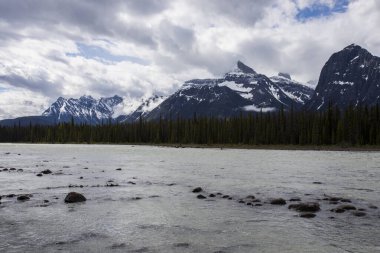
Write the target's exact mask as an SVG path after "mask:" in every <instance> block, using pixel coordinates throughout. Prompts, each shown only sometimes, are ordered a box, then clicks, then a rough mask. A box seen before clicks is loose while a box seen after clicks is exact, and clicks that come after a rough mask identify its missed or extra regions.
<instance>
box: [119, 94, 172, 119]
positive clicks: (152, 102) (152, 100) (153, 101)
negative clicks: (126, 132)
mask: <svg viewBox="0 0 380 253" xmlns="http://www.w3.org/2000/svg"><path fill="white" fill-rule="evenodd" d="M165 99H167V96H158V95H153V96H151V97H148V98H146V99H141V103H140V105H139V106H138V107H137V109H135V110H133V111H132V112H131V113H129V114H126V115H122V116H119V117H118V118H117V121H118V122H120V123H127V122H128V123H130V122H136V121H138V120H139V119H140V117H141V118H145V116H146V115H147V114H148V113H150V112H151V111H152V110H153V109H155V108H156V107H158V106H159V105H160V104H161V103H162V102H163V101H164V100H165Z"/></svg>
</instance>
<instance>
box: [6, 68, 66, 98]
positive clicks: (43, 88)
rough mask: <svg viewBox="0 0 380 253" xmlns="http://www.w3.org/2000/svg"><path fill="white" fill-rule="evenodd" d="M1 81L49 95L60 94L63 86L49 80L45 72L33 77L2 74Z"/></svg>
mask: <svg viewBox="0 0 380 253" xmlns="http://www.w3.org/2000/svg"><path fill="white" fill-rule="evenodd" d="M1 82H4V83H7V84H8V85H10V86H13V87H18V88H25V89H27V90H30V91H34V92H38V93H40V94H43V95H46V96H49V97H56V96H58V95H59V90H60V88H61V87H60V86H61V85H59V84H56V83H51V82H49V81H47V78H46V76H45V75H43V74H42V75H40V76H35V77H33V78H26V77H23V76H20V75H16V74H9V75H2V76H0V83H1Z"/></svg>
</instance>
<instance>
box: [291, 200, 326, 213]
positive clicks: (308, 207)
mask: <svg viewBox="0 0 380 253" xmlns="http://www.w3.org/2000/svg"><path fill="white" fill-rule="evenodd" d="M289 209H294V210H296V211H298V212H308V213H315V212H318V211H319V210H321V208H320V206H319V204H318V203H316V202H309V203H299V204H292V205H289Z"/></svg>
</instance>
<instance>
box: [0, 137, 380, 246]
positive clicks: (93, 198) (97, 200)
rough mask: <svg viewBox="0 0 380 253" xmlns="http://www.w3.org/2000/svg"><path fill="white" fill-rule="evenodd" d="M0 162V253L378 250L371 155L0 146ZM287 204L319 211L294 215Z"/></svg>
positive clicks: (379, 198)
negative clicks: (346, 205)
mask: <svg viewBox="0 0 380 253" xmlns="http://www.w3.org/2000/svg"><path fill="white" fill-rule="evenodd" d="M0 166H1V167H3V168H0V170H3V171H1V172H0V195H2V199H1V200H0V201H1V204H0V252H319V253H321V252H326V253H331V252H334V253H335V252H337V253H339V252H380V211H379V209H375V207H376V206H378V207H380V152H335V151H334V152H332V151H329V152H327V151H326V152H325V151H277V150H236V149H223V150H220V149H193V148H181V149H176V148H165V147H151V146H113V145H43V144H39V145H30V144H0ZM4 168H6V169H8V170H5V171H4ZM9 168H15V169H14V170H9ZM118 168H121V170H117V169H118ZM19 169H22V171H21V170H19ZM45 169H50V170H51V171H52V172H53V173H52V174H49V175H43V176H42V177H37V176H36V174H37V173H39V172H41V171H42V170H45ZM315 182H320V183H319V184H316V183H315ZM107 184H108V185H110V184H114V185H118V186H114V187H107V186H106V185H107ZM81 186H82V187H81ZM197 186H200V187H202V188H203V189H204V192H203V193H202V194H203V195H205V196H208V194H209V193H218V192H220V193H222V194H223V195H227V194H228V195H230V196H231V197H232V199H228V198H222V197H218V196H217V197H216V198H210V197H207V198H206V199H197V198H196V196H197V194H194V193H192V189H193V188H195V187H197ZM71 191H75V192H79V193H82V194H83V195H84V196H85V197H86V198H87V201H86V202H84V203H75V204H65V203H64V198H65V196H66V194H67V193H68V192H71ZM9 194H15V195H16V196H15V197H7V196H6V195H9ZM20 194H32V196H31V197H30V200H29V201H18V200H17V196H19V195H20ZM247 195H255V197H256V198H257V199H260V200H261V204H262V206H247V205H245V204H241V203H239V202H238V200H239V199H240V198H243V197H245V196H247ZM326 196H336V197H343V198H348V199H350V200H351V202H352V203H351V204H352V205H354V206H355V207H356V208H363V209H365V210H364V212H365V214H366V215H365V216H364V217H356V216H354V215H353V212H352V211H346V212H344V213H339V214H338V213H334V212H331V211H330V209H332V208H334V207H336V204H330V202H329V201H326V200H323V198H325V197H326ZM278 197H281V198H284V199H285V200H287V205H284V206H275V205H271V204H269V203H268V201H269V200H270V199H271V198H278ZM294 197H299V198H301V199H302V201H316V202H318V203H319V204H320V205H321V211H319V212H317V213H316V215H317V216H316V217H315V218H312V219H306V218H301V217H299V214H298V213H297V212H295V211H294V210H289V209H288V204H289V201H288V200H289V199H290V198H294ZM44 200H48V201H49V202H48V203H44Z"/></svg>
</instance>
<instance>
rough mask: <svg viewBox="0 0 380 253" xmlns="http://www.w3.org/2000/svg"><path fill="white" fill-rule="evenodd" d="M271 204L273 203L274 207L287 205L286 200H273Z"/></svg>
mask: <svg viewBox="0 0 380 253" xmlns="http://www.w3.org/2000/svg"><path fill="white" fill-rule="evenodd" d="M270 203H271V204H272V205H281V206H283V205H286V201H285V199H282V198H277V199H272V200H271V201H270Z"/></svg>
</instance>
